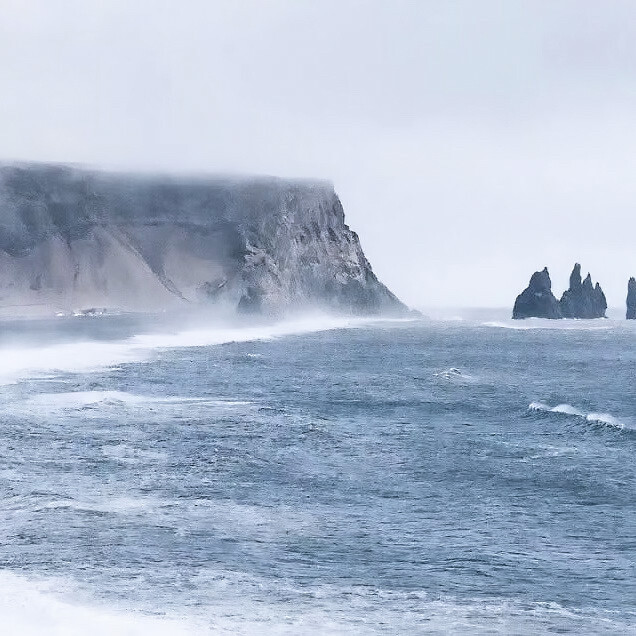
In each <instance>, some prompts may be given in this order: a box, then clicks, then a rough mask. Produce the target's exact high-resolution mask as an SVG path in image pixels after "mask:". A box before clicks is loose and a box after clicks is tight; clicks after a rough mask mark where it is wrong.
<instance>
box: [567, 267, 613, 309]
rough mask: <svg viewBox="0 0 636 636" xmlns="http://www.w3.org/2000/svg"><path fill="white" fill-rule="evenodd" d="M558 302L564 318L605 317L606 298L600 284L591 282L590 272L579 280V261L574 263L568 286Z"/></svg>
mask: <svg viewBox="0 0 636 636" xmlns="http://www.w3.org/2000/svg"><path fill="white" fill-rule="evenodd" d="M559 304H560V306H561V313H562V315H563V317H564V318H587V319H589V318H605V312H606V311H607V300H606V299H605V294H604V293H603V290H602V289H601V286H600V285H599V284H598V283H596V286H594V285H593V284H592V277H591V276H590V274H588V275H587V276H586V278H585V280H583V281H581V266H580V265H579V263H576V264H575V265H574V269H573V270H572V274H571V275H570V287H569V289H568V290H566V291H565V292H564V293H563V296H562V297H561V301H560V303H559Z"/></svg>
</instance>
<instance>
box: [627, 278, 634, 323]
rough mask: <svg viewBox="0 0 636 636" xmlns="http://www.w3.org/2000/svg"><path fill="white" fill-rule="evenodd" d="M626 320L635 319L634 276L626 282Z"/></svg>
mask: <svg viewBox="0 0 636 636" xmlns="http://www.w3.org/2000/svg"><path fill="white" fill-rule="evenodd" d="M627 320H636V278H630V279H629V283H628V284H627Z"/></svg>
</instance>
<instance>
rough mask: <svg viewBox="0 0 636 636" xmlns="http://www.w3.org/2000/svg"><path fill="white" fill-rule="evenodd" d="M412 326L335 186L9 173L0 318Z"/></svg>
mask: <svg viewBox="0 0 636 636" xmlns="http://www.w3.org/2000/svg"><path fill="white" fill-rule="evenodd" d="M195 306H208V307H210V306H215V307H218V308H226V309H227V310H238V311H240V312H249V313H254V312H263V313H267V314H281V313H284V312H287V311H294V310H299V309H303V308H319V309H320V308H322V309H327V310H335V311H339V312H348V313H357V314H381V313H389V314H403V313H405V312H406V311H407V309H406V307H405V306H404V305H403V304H402V303H401V302H400V301H399V300H398V299H397V298H396V297H395V296H394V295H393V294H392V293H391V292H390V291H389V290H388V289H387V288H386V287H385V286H384V285H383V284H382V283H381V282H380V281H379V280H378V279H377V277H376V275H375V274H374V272H373V270H372V269H371V265H370V264H369V261H368V260H367V259H366V257H365V255H364V253H363V251H362V248H361V246H360V242H359V240H358V236H357V234H356V233H355V232H353V231H352V230H351V229H350V228H349V226H348V225H347V224H346V223H345V217H344V211H343V208H342V205H341V203H340V200H339V199H338V196H337V195H336V193H335V192H334V189H333V186H332V185H331V184H330V183H327V182H324V181H311V180H292V179H276V178H270V177H266V178H265V177H221V176H216V177H215V176H210V177H204V176H201V177H177V176H165V175H163V176H162V175H131V174H114V173H106V172H99V171H88V170H80V169H76V168H71V167H64V166H55V165H46V164H20V165H0V310H3V311H5V312H6V311H12V309H11V308H13V311H18V312H19V311H24V312H35V311H38V313H52V312H54V311H62V312H67V311H71V310H74V309H82V308H90V307H108V308H117V309H123V310H140V311H157V310H165V309H170V308H179V307H195Z"/></svg>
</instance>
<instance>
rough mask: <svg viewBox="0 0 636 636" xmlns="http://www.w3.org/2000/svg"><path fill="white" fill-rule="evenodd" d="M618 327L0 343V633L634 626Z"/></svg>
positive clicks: (298, 327) (21, 332)
mask: <svg viewBox="0 0 636 636" xmlns="http://www.w3.org/2000/svg"><path fill="white" fill-rule="evenodd" d="M635 343H636V328H634V326H633V325H631V324H629V323H625V322H624V321H618V320H607V321H559V322H558V323H554V322H553V323H547V321H527V322H523V323H518V322H513V321H508V320H506V319H505V318H502V317H500V316H485V317H480V318H478V319H476V318H475V317H474V315H473V314H466V316H459V315H458V316H456V315H453V318H452V319H450V320H446V319H441V318H440V319H419V320H402V321H391V320H377V319H376V320H374V319H355V318H343V317H333V316H324V315H320V316H318V315H313V316H300V317H298V318H295V319H293V320H288V321H283V322H262V323H260V324H254V323H246V324H241V325H236V324H228V323H223V322H213V321H208V322H203V321H201V320H198V321H194V320H190V319H189V318H187V317H183V318H179V319H178V320H175V319H174V318H172V317H168V316H130V315H123V316H100V317H68V318H56V319H51V320H37V321H25V322H18V321H5V322H4V323H3V324H2V329H1V330H0V393H1V394H2V400H1V402H0V411H1V413H0V415H1V417H0V493H1V497H0V519H1V521H2V523H0V541H1V544H2V551H1V561H0V629H1V630H2V632H3V633H12V634H13V633H15V634H25V635H27V636H29V635H31V634H55V635H58V634H59V635H75V634H78V635H79V634H85V633H87V632H91V633H94V634H96V635H101V634H113V633H117V634H130V635H137V634H149V633H152V634H159V635H163V634H166V635H168V634H170V635H172V634H175V635H177V634H237V633H238V634H305V633H306V634H345V633H347V634H349V633H356V634H381V633H382V634H383V633H391V634H393V633H409V634H418V633H421V634H435V633H439V634H445V633H456V634H476V633H477V634H479V633H483V634H492V633H498V634H510V633H521V634H522V633H545V632H551V631H556V632H560V633H573V634H617V633H626V634H627V633H636V610H635V608H634V604H633V599H634V598H636V583H635V581H636V577H635V576H634V575H635V574H636V571H635V567H636V566H635V563H636V505H635V504H636V488H635V486H636V465H635V463H634V461H633V458H634V451H635V449H636V418H635V415H636V393H635V392H634V386H636V384H635V379H636V377H635V371H634V369H636V348H635V347H634V344H635Z"/></svg>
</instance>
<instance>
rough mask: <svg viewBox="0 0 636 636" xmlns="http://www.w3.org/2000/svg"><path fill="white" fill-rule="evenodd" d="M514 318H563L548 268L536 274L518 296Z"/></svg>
mask: <svg viewBox="0 0 636 636" xmlns="http://www.w3.org/2000/svg"><path fill="white" fill-rule="evenodd" d="M512 317H513V318H515V319H519V318H551V319H556V318H561V317H562V316H561V309H560V307H559V301H558V300H557V299H556V298H555V297H554V294H553V293H552V281H551V280H550V274H549V272H548V268H547V267H545V268H543V270H542V271H540V272H535V273H534V274H532V277H531V278H530V283H529V284H528V287H526V289H524V290H523V292H521V294H519V296H517V300H516V301H515V306H514V309H513V310H512Z"/></svg>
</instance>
